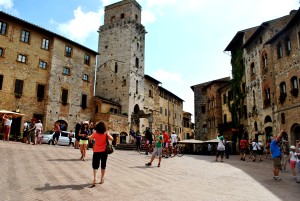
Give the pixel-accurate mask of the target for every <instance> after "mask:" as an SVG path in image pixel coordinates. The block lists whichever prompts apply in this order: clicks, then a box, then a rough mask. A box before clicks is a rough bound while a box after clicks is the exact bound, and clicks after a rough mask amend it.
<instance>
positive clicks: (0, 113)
mask: <svg viewBox="0 0 300 201" xmlns="http://www.w3.org/2000/svg"><path fill="white" fill-rule="evenodd" d="M4 114H6V115H8V116H11V117H12V118H17V117H22V116H24V115H25V114H21V113H17V112H12V111H8V110H0V115H1V116H2V115H4Z"/></svg>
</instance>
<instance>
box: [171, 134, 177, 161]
mask: <svg viewBox="0 0 300 201" xmlns="http://www.w3.org/2000/svg"><path fill="white" fill-rule="evenodd" d="M177 142H178V139H177V134H176V133H175V131H172V134H171V144H172V146H173V154H174V156H176V154H177V150H176V145H177Z"/></svg>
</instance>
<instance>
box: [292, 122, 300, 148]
mask: <svg viewBox="0 0 300 201" xmlns="http://www.w3.org/2000/svg"><path fill="white" fill-rule="evenodd" d="M296 140H300V124H294V125H293V126H292V128H291V132H290V144H291V145H295V144H296Z"/></svg>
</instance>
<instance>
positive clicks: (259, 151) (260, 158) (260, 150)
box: [257, 140, 264, 161]
mask: <svg viewBox="0 0 300 201" xmlns="http://www.w3.org/2000/svg"><path fill="white" fill-rule="evenodd" d="M257 145H258V150H257V152H258V155H259V161H263V160H262V156H263V154H264V146H263V144H262V141H261V140H259V141H258V143H257Z"/></svg>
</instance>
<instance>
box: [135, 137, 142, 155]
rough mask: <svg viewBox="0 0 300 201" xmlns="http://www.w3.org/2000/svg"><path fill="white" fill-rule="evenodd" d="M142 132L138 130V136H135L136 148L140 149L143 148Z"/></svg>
mask: <svg viewBox="0 0 300 201" xmlns="http://www.w3.org/2000/svg"><path fill="white" fill-rule="evenodd" d="M141 138H142V136H141V134H140V132H136V136H135V144H136V150H137V151H139V150H141Z"/></svg>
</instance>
